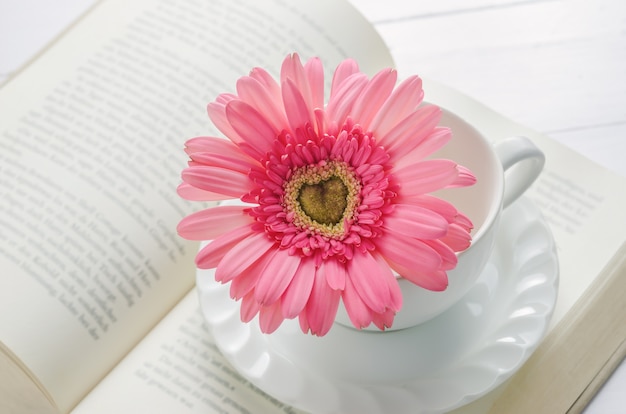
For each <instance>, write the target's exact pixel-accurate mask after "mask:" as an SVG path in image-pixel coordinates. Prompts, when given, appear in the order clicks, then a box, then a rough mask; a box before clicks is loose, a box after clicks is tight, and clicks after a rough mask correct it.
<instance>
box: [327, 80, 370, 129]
mask: <svg viewBox="0 0 626 414" xmlns="http://www.w3.org/2000/svg"><path fill="white" fill-rule="evenodd" d="M365 85H367V75H365V74H363V73H355V74H354V75H352V76H350V77H349V78H348V79H346V80H345V81H344V82H342V83H341V86H340V87H339V89H338V90H337V92H336V93H335V94H334V95H333V96H331V98H330V100H329V101H328V105H326V115H327V116H328V122H330V123H334V124H335V125H338V126H341V125H343V123H344V121H345V120H346V117H347V116H348V114H349V113H350V110H351V109H352V105H354V101H355V100H356V98H357V97H358V96H359V94H360V93H361V90H363V88H364V87H365Z"/></svg>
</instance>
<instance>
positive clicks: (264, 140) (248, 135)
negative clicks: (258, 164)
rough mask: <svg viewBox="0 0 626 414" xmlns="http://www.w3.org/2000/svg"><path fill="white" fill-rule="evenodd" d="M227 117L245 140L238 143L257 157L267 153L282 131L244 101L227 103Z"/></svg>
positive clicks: (252, 155)
mask: <svg viewBox="0 0 626 414" xmlns="http://www.w3.org/2000/svg"><path fill="white" fill-rule="evenodd" d="M226 118H227V119H228V122H230V124H231V125H232V127H233V129H234V130H235V132H237V134H238V135H239V136H240V137H241V138H242V140H243V142H240V143H237V145H239V147H240V148H241V149H242V150H243V151H245V152H246V153H247V154H248V155H250V156H251V157H252V158H255V159H260V158H262V157H263V156H264V155H265V153H266V152H267V151H268V150H269V149H270V148H271V147H272V145H273V143H274V140H275V139H276V136H277V135H278V133H279V132H280V131H279V130H277V129H276V128H275V127H274V126H273V125H272V124H271V123H270V122H269V121H268V120H267V119H266V118H265V116H264V114H263V113H261V112H259V111H257V110H256V109H254V108H253V107H252V106H251V105H250V104H248V103H246V102H244V101H240V100H233V101H230V102H229V103H228V104H226Z"/></svg>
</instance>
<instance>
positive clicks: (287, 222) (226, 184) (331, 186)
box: [178, 54, 475, 335]
mask: <svg viewBox="0 0 626 414" xmlns="http://www.w3.org/2000/svg"><path fill="white" fill-rule="evenodd" d="M396 77H397V73H396V71H395V70H393V69H385V70H382V71H381V72H379V73H378V74H376V75H375V76H374V77H372V78H371V79H369V78H368V77H367V76H366V75H365V74H363V73H361V72H360V71H359V69H358V66H357V64H356V63H355V62H354V61H353V60H345V61H343V62H342V63H341V64H340V65H339V66H338V67H337V69H336V71H335V73H334V76H333V80H332V86H331V90H330V98H329V100H328V103H327V104H326V105H325V104H324V75H323V68H322V64H321V62H320V60H319V59H317V58H314V59H311V60H309V61H307V62H306V64H304V65H303V64H302V63H301V61H300V59H299V57H298V55H295V54H294V55H291V56H288V57H287V58H286V59H285V60H284V62H283V65H282V68H281V72H280V82H277V81H276V80H275V79H273V78H272V77H271V76H270V75H269V74H268V73H267V72H266V71H264V70H263V69H259V68H255V69H253V70H252V72H251V73H250V75H249V76H245V77H242V78H241V79H239V81H238V82H237V94H236V95H234V94H222V95H220V96H219V97H218V98H217V99H216V100H215V102H212V103H210V104H209V105H208V114H209V117H210V118H211V120H212V121H213V122H214V123H215V125H216V126H217V127H218V128H219V129H220V131H221V132H222V133H223V134H224V135H225V136H226V137H227V138H228V140H225V139H222V138H217V137H198V138H193V139H190V140H189V141H188V142H187V144H186V152H187V153H188V154H189V156H190V161H189V166H188V167H187V168H185V170H184V171H183V173H182V179H183V183H182V184H181V185H180V187H179V194H180V195H181V196H182V197H183V198H186V199H189V200H202V201H208V200H226V199H240V200H241V201H243V202H245V203H248V204H247V205H222V206H217V207H213V208H209V209H206V210H202V211H199V212H197V213H194V214H191V215H190V216H188V217H185V218H184V219H183V220H182V221H181V223H180V225H179V226H178V231H179V233H180V235H181V236H183V237H185V238H187V239H192V240H212V242H211V243H209V244H208V245H206V247H204V248H203V249H202V250H201V251H200V252H199V253H198V255H197V257H196V263H197V266H198V267H199V268H205V269H208V268H216V271H215V278H216V280H218V281H220V282H222V283H227V282H230V284H231V285H230V293H231V296H232V297H233V298H234V299H236V300H241V318H242V320H243V321H245V322H248V321H250V320H252V319H253V318H254V317H255V316H256V315H257V314H258V315H259V321H260V326H261V329H262V331H263V332H267V333H269V332H273V331H274V330H275V329H276V328H277V327H278V326H279V325H280V324H281V323H282V321H283V320H284V319H286V318H287V319H291V318H295V317H298V318H299V322H300V326H301V328H302V331H303V332H305V333H306V332H309V331H310V332H311V333H313V334H315V335H324V334H326V333H327V332H328V330H329V329H330V327H331V325H332V323H333V321H334V319H335V315H336V312H337V309H338V306H339V303H340V301H343V303H344V305H345V308H346V310H347V312H348V315H349V317H350V320H351V321H352V323H353V324H354V326H355V327H357V328H363V327H366V326H368V325H370V324H371V323H372V322H373V323H374V324H375V325H376V326H377V327H378V328H380V329H385V328H386V327H389V326H391V324H392V322H393V319H394V315H395V314H396V312H397V311H398V310H399V309H400V308H401V306H402V295H401V292H400V288H399V285H398V282H397V279H396V275H395V274H394V272H393V271H395V272H397V274H399V275H400V276H401V277H403V278H405V279H408V280H409V281H411V282H413V283H415V284H417V285H419V286H421V287H423V288H425V289H430V290H444V289H445V288H446V286H447V284H448V280H447V275H446V271H447V270H449V269H452V268H454V267H455V265H456V262H457V257H456V254H455V252H458V251H460V250H463V249H465V248H467V247H468V246H469V244H470V240H471V237H470V234H469V232H470V230H471V228H472V223H471V222H470V220H469V219H468V218H467V217H466V216H465V215H463V214H462V213H460V212H458V211H457V209H456V208H455V207H454V206H453V205H451V204H450V203H448V202H446V201H444V200H441V199H439V198H436V197H434V196H432V195H429V193H431V192H433V191H435V190H438V189H442V188H446V187H458V186H467V185H471V184H473V183H474V181H475V178H474V176H473V175H472V173H471V172H469V171H468V170H467V169H466V168H464V167H462V166H459V165H457V164H456V163H455V162H454V161H451V160H444V159H425V158H426V157H427V156H428V155H430V154H431V153H433V152H434V151H435V150H437V149H439V148H440V147H442V146H443V145H445V144H446V143H447V142H448V140H449V139H450V137H451V133H450V130H449V129H448V128H444V127H440V126H437V124H438V122H439V120H440V117H441V110H440V109H439V108H438V107H437V106H435V105H421V103H422V98H423V90H422V85H421V80H420V79H419V77H417V76H413V77H410V78H408V79H407V80H405V81H404V82H402V83H401V84H400V85H399V86H398V87H397V88H395V85H396ZM394 88H395V90H394Z"/></svg>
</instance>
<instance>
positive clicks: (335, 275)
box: [321, 258, 346, 290]
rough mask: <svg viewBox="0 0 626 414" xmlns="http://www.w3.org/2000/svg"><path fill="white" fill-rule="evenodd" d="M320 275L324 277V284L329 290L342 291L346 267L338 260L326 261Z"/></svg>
mask: <svg viewBox="0 0 626 414" xmlns="http://www.w3.org/2000/svg"><path fill="white" fill-rule="evenodd" d="M321 271H322V272H323V273H322V274H323V275H324V276H325V277H326V282H327V283H328V286H329V287H330V288H331V289H335V290H343V289H344V287H345V286H346V267H345V265H344V264H343V263H339V261H338V260H334V259H331V258H329V259H326V261H324V266H323V267H322V269H321Z"/></svg>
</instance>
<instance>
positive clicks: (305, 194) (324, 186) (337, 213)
mask: <svg viewBox="0 0 626 414" xmlns="http://www.w3.org/2000/svg"><path fill="white" fill-rule="evenodd" d="M347 197H348V187H346V185H345V184H344V182H343V180H342V179H341V178H339V177H330V178H329V179H327V180H322V181H320V182H319V183H317V184H303V185H302V187H300V194H299V195H298V202H300V206H301V207H302V211H304V214H306V215H307V216H309V217H310V218H311V219H313V220H314V221H316V222H318V223H320V224H330V225H333V224H337V223H339V221H340V220H341V219H342V218H343V215H344V213H345V211H346V206H347V205H348V200H347Z"/></svg>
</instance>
